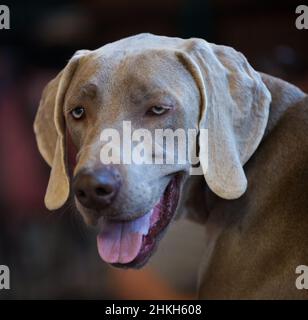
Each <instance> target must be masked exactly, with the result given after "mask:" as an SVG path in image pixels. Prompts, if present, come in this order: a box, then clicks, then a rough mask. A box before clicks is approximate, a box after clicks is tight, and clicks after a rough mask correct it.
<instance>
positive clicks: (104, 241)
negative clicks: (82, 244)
mask: <svg viewBox="0 0 308 320" xmlns="http://www.w3.org/2000/svg"><path fill="white" fill-rule="evenodd" d="M152 212H153V210H152V211H150V212H149V213H147V214H146V215H144V216H142V217H140V218H138V219H135V220H133V221H128V222H110V221H104V222H103V225H102V228H101V231H100V233H99V235H98V236H97V247H98V252H99V255H100V256H101V258H102V259H103V260H104V261H106V262H108V263H129V262H131V261H133V260H134V259H135V258H136V257H137V255H138V253H139V251H140V249H141V245H142V236H143V235H146V234H147V233H148V231H149V229H150V217H151V214H152Z"/></svg>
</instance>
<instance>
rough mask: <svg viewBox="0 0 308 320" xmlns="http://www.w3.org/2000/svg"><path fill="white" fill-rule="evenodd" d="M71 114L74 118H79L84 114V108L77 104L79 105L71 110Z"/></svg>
mask: <svg viewBox="0 0 308 320" xmlns="http://www.w3.org/2000/svg"><path fill="white" fill-rule="evenodd" d="M71 114H72V116H73V118H74V119H76V120H80V119H81V118H82V117H83V116H84V114H85V110H84V108H83V107H80V106H79V107H76V108H75V109H73V110H72V111H71Z"/></svg>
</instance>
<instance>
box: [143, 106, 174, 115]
mask: <svg viewBox="0 0 308 320" xmlns="http://www.w3.org/2000/svg"><path fill="white" fill-rule="evenodd" d="M170 109H171V108H170V107H169V106H153V107H152V108H150V109H149V110H148V112H147V113H148V114H151V115H157V116H160V115H162V114H164V113H166V112H168V111H169V110H170Z"/></svg>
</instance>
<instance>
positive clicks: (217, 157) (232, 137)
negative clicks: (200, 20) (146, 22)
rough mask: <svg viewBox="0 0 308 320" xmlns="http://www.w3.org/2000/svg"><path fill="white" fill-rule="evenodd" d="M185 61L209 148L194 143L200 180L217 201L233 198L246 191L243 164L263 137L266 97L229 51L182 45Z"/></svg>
mask: <svg viewBox="0 0 308 320" xmlns="http://www.w3.org/2000/svg"><path fill="white" fill-rule="evenodd" d="M185 60H186V63H187V64H188V67H189V68H190V70H191V72H192V74H193V77H194V79H195V81H196V82H197V85H198V88H199V91H200V96H201V111H200V122H199V128H203V129H208V144H207V142H206V141H202V139H200V141H199V147H200V152H199V158H200V164H201V167H202V169H203V172H204V176H205V180H206V182H207V184H208V186H209V187H210V189H211V190H212V191H213V192H214V193H216V194H217V195H218V196H220V197H222V198H224V199H236V198H238V197H240V196H241V195H242V194H243V193H244V192H245V191H246V188H247V179H246V176H245V173H244V170H243V165H244V164H245V163H246V162H247V160H248V159H249V158H250V157H251V155H252V154H253V153H254V152H255V150H256V148H257V147H258V145H259V143H260V141H261V139H262V136H263V134H264V131H265V128H266V124H267V120H268V114H269V106H270V102H271V94H270V92H269V91H268V89H267V87H266V86H265V84H264V83H263V82H262V79H261V77H260V75H259V73H258V72H256V71H255V70H254V69H253V68H252V67H251V66H250V65H249V63H248V62H247V60H246V58H245V57H244V56H243V55H242V54H241V53H239V52H237V51H235V50H234V49H232V48H230V47H226V46H219V45H215V44H210V43H208V42H206V41H205V40H201V39H191V40H187V42H186V47H185ZM207 156H208V159H206V157H207ZM206 160H208V161H206Z"/></svg>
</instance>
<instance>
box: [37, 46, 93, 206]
mask: <svg viewBox="0 0 308 320" xmlns="http://www.w3.org/2000/svg"><path fill="white" fill-rule="evenodd" d="M86 52H87V50H81V51H77V52H76V53H75V55H74V56H73V57H72V58H71V60H70V61H69V62H68V64H67V66H66V67H65V68H64V69H63V70H62V71H61V72H60V73H59V74H58V76H57V77H56V78H55V79H53V80H51V81H50V82H49V83H48V84H47V86H46V87H45V89H44V91H43V94H42V98H41V101H40V104H39V108H38V111H37V114H36V117H35V121H34V132H35V135H36V140H37V144H38V149H39V151H40V153H41V155H42V156H43V158H44V159H45V161H46V162H47V163H48V164H49V166H51V172H50V177H49V182H48V186H47V191H46V194H45V205H46V207H47V208H48V209H49V210H56V209H58V208H60V207H62V206H63V205H64V203H65V202H66V200H67V199H68V196H69V190H70V187H69V178H68V172H67V165H66V162H67V159H66V157H67V156H66V152H65V121H64V115H63V104H64V98H65V93H66V91H67V89H68V87H69V84H70V82H71V79H72V77H73V75H74V72H75V70H76V68H77V65H78V62H79V59H80V58H81V57H82V56H83V55H84V54H85V53H86Z"/></svg>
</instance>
